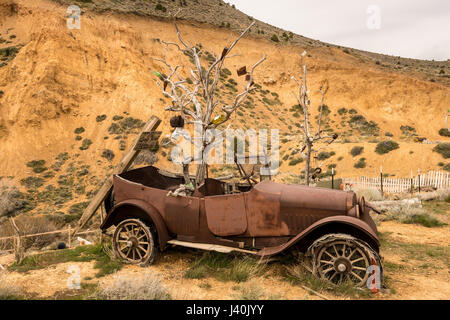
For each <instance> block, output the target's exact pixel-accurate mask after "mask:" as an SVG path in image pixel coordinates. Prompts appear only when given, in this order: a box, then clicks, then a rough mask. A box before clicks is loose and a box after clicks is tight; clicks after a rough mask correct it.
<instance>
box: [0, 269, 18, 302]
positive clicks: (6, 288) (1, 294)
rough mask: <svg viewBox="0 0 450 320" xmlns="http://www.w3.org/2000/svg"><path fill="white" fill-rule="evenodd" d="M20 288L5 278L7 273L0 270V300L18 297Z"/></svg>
mask: <svg viewBox="0 0 450 320" xmlns="http://www.w3.org/2000/svg"><path fill="white" fill-rule="evenodd" d="M20 295H21V290H20V289H19V288H18V287H17V285H16V284H15V283H14V282H12V281H11V280H10V279H7V273H6V272H5V271H0V300H16V299H20Z"/></svg>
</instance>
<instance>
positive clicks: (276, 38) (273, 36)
mask: <svg viewBox="0 0 450 320" xmlns="http://www.w3.org/2000/svg"><path fill="white" fill-rule="evenodd" d="M270 40H272V41H273V42H280V40H279V39H278V36H277V35H276V34H274V35H272V37H270Z"/></svg>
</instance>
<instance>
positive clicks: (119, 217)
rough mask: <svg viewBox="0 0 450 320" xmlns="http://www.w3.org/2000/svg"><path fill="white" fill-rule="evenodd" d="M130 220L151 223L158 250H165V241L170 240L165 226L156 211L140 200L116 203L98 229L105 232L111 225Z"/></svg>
mask: <svg viewBox="0 0 450 320" xmlns="http://www.w3.org/2000/svg"><path fill="white" fill-rule="evenodd" d="M130 218H137V219H141V220H143V221H145V222H147V223H152V224H153V225H154V226H155V228H156V232H157V233H158V243H159V248H160V250H164V249H165V247H166V244H167V241H169V240H170V237H169V232H168V231H167V226H166V224H165V223H164V220H163V218H162V217H161V214H160V213H159V212H158V210H156V209H155V208H154V207H153V206H152V205H150V204H148V203H147V202H145V201H142V200H137V199H131V200H126V201H122V202H120V203H118V204H117V205H116V206H115V207H114V208H113V209H112V210H111V211H110V212H109V213H108V215H107V216H106V218H105V221H103V223H102V225H101V226H100V229H102V230H103V231H105V230H106V229H108V228H109V227H111V226H112V225H117V224H118V223H119V222H120V221H123V220H125V219H130Z"/></svg>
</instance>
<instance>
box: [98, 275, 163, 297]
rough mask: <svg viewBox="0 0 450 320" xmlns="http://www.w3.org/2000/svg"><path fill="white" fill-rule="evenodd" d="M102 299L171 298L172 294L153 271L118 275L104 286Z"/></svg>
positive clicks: (101, 294)
mask: <svg viewBox="0 0 450 320" xmlns="http://www.w3.org/2000/svg"><path fill="white" fill-rule="evenodd" d="M99 296H100V298H101V299H109V300H169V299H170V294H169V291H168V290H167V288H166V287H165V286H164V285H163V284H162V283H161V280H160V279H159V278H158V277H157V276H156V275H155V274H154V273H153V272H151V271H144V272H141V273H139V274H136V275H135V274H133V275H116V276H115V278H114V281H113V282H112V283H111V284H109V285H106V286H104V287H103V289H102V290H101V292H100V293H99Z"/></svg>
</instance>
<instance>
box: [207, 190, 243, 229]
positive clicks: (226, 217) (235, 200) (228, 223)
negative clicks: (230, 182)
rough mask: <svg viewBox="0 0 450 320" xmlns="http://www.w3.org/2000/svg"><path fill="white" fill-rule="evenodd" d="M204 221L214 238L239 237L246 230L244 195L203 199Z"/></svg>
mask: <svg viewBox="0 0 450 320" xmlns="http://www.w3.org/2000/svg"><path fill="white" fill-rule="evenodd" d="M205 211H206V220H207V224H208V228H209V230H210V231H211V232H212V233H213V234H214V235H216V236H219V237H225V236H233V235H240V234H243V233H245V231H246V230H247V214H246V208H245V198H244V193H237V194H227V195H218V196H207V197H205Z"/></svg>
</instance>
